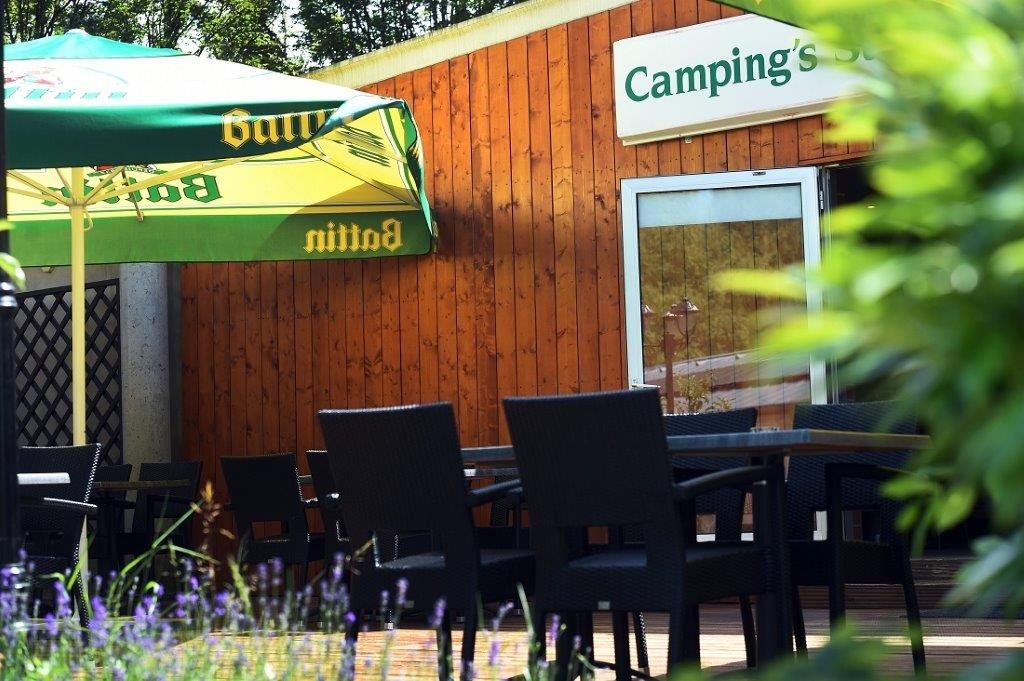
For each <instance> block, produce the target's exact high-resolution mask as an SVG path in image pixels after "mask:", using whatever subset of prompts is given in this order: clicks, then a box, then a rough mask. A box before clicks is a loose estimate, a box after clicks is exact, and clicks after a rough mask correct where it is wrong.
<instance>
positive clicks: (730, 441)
mask: <svg viewBox="0 0 1024 681" xmlns="http://www.w3.org/2000/svg"><path fill="white" fill-rule="evenodd" d="M665 442H666V444H667V446H668V451H669V453H672V454H701V455H703V456H737V455H742V454H747V455H750V454H753V455H772V454H776V455H777V454H785V455H787V456H807V455H814V454H822V453H841V452H864V451H870V450H875V451H893V450H897V451H899V450H908V449H924V448H925V447H927V446H928V445H929V443H930V442H931V439H930V438H929V437H928V436H927V435H897V434H893V433H862V432H856V431H843V430H813V429H806V428H801V429H796V430H758V431H745V432H740V433H716V434H714V435H670V436H668V437H666V438H665ZM462 460H463V462H465V463H473V464H492V463H495V464H496V463H507V462H512V461H515V452H514V451H513V449H512V445H496V446H493V447H466V448H464V449H463V450H462ZM480 475H483V474H482V473H481V474H480Z"/></svg>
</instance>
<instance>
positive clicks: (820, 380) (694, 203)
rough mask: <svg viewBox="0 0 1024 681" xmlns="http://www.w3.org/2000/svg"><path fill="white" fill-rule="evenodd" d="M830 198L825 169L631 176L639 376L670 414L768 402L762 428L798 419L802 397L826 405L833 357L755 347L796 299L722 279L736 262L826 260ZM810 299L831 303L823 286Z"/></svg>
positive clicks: (632, 304) (629, 245)
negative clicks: (789, 357) (821, 172)
mask: <svg viewBox="0 0 1024 681" xmlns="http://www.w3.org/2000/svg"><path fill="white" fill-rule="evenodd" d="M818 200H819V197H818V184H817V171H816V169H814V168H789V169H782V170H758V171H745V172H734V173H714V174H706V175H686V176H678V177H659V178H647V179H633V180H623V181H622V204H623V230H624V233H623V250H624V253H623V255H624V273H625V300H626V351H627V369H628V372H629V382H630V385H631V386H633V387H639V386H657V387H658V388H659V389H660V390H661V393H662V399H663V404H664V407H665V412H666V413H694V412H703V411H717V410H725V409H739V408H743V407H757V408H758V413H759V420H758V423H759V424H760V425H762V426H780V427H788V426H789V425H790V424H791V423H792V407H793V405H795V404H797V403H800V402H811V401H813V402H824V401H825V397H826V388H825V380H824V379H825V369H824V365H823V364H822V363H818V362H811V361H810V360H808V361H806V362H803V363H800V364H799V365H792V364H789V365H785V364H783V363H782V362H781V361H779V360H773V359H772V358H770V357H769V358H765V357H755V355H754V354H753V352H752V350H753V349H754V348H755V347H757V345H758V340H759V337H760V335H761V334H762V333H763V329H764V328H765V326H766V325H768V324H770V323H772V322H775V321H778V320H779V319H781V318H782V316H783V314H785V313H786V311H787V310H786V307H785V305H792V303H789V302H787V303H783V302H782V301H780V300H779V299H777V298H772V297H770V296H743V295H738V294H731V293H727V292H723V291H720V290H718V289H717V288H716V287H715V286H714V283H713V280H714V277H715V275H716V274H718V273H719V272H722V271H725V270H729V269H737V268H742V269H768V270H777V269H780V268H783V267H786V266H789V265H792V264H794V263H802V264H803V265H804V266H805V267H809V268H810V267H817V265H818V262H819V259H820V233H819V222H818V215H819V213H818ZM804 305H806V307H807V308H809V309H812V310H815V309H820V306H821V297H820V294H819V293H817V292H815V291H810V290H809V291H808V292H807V297H806V300H805V301H804Z"/></svg>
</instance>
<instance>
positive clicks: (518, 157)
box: [506, 37, 537, 395]
mask: <svg viewBox="0 0 1024 681" xmlns="http://www.w3.org/2000/svg"><path fill="white" fill-rule="evenodd" d="M506 54H507V57H506V58H507V60H508V66H507V68H508V100H509V145H510V148H511V170H512V234H513V237H512V239H513V244H512V253H513V272H514V278H515V316H516V324H515V327H516V390H515V392H516V394H518V395H536V394H537V319H536V304H537V301H536V297H535V295H534V269H533V257H534V245H533V190H532V181H531V178H530V171H531V167H530V166H531V163H530V151H531V150H530V107H529V104H528V102H529V101H530V83H529V78H528V62H527V52H526V38H525V37H522V38H516V39H515V40H510V41H509V42H508V43H507V52H506Z"/></svg>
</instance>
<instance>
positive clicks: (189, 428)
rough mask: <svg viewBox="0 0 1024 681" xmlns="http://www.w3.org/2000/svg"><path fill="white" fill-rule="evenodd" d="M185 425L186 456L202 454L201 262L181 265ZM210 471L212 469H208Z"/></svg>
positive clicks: (182, 402) (182, 420)
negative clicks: (200, 387) (199, 275)
mask: <svg viewBox="0 0 1024 681" xmlns="http://www.w3.org/2000/svg"><path fill="white" fill-rule="evenodd" d="M180 278H181V424H182V447H183V448H184V451H183V452H182V454H183V456H184V458H185V459H188V460H190V461H194V460H201V459H202V457H201V455H200V453H199V305H198V287H199V279H198V265H195V264H191V263H189V264H185V265H182V266H181V274H180ZM206 472H207V473H209V471H206Z"/></svg>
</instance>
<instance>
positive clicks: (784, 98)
mask: <svg viewBox="0 0 1024 681" xmlns="http://www.w3.org/2000/svg"><path fill="white" fill-rule="evenodd" d="M614 50H615V121H616V128H617V131H618V134H619V137H620V138H621V139H622V141H623V143H625V144H637V143H640V142H653V141H655V140H662V139H668V138H671V137H680V136H683V135H696V134H701V133H706V132H714V131H716V130H725V129H729V128H739V127H744V126H748V125H757V124H760V123H768V122H771V121H779V120H784V119H786V118H793V117H795V116H806V115H810V114H816V113H823V112H824V111H826V110H827V109H828V108H829V106H830V104H831V103H832V102H834V101H835V100H837V99H840V98H842V97H845V96H848V95H849V94H850V93H851V92H852V91H853V90H854V89H855V87H856V85H857V82H858V81H859V78H858V76H857V75H856V74H855V73H854V72H852V71H850V70H845V69H840V68H838V67H837V66H836V62H846V63H850V62H854V61H857V60H864V59H868V58H869V57H867V56H866V55H863V54H861V53H860V52H858V51H856V50H841V49H840V50H837V49H829V48H826V47H825V46H824V45H822V44H819V43H818V42H817V41H816V40H815V38H814V36H813V35H812V34H811V33H809V32H807V31H804V30H801V29H799V28H796V27H793V26H790V25H788V24H783V23H779V22H777V21H772V20H771V19H765V18H764V17H759V16H755V15H743V16H739V17H733V18H730V19H723V20H721V21H713V22H709V23H705V24H698V25H696V26H687V27H686V28H680V29H676V30H674V31H665V32H662V33H653V34H650V35H644V36H638V37H636V38H628V39H626V40H620V41H618V42H616V43H615V46H614Z"/></svg>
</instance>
